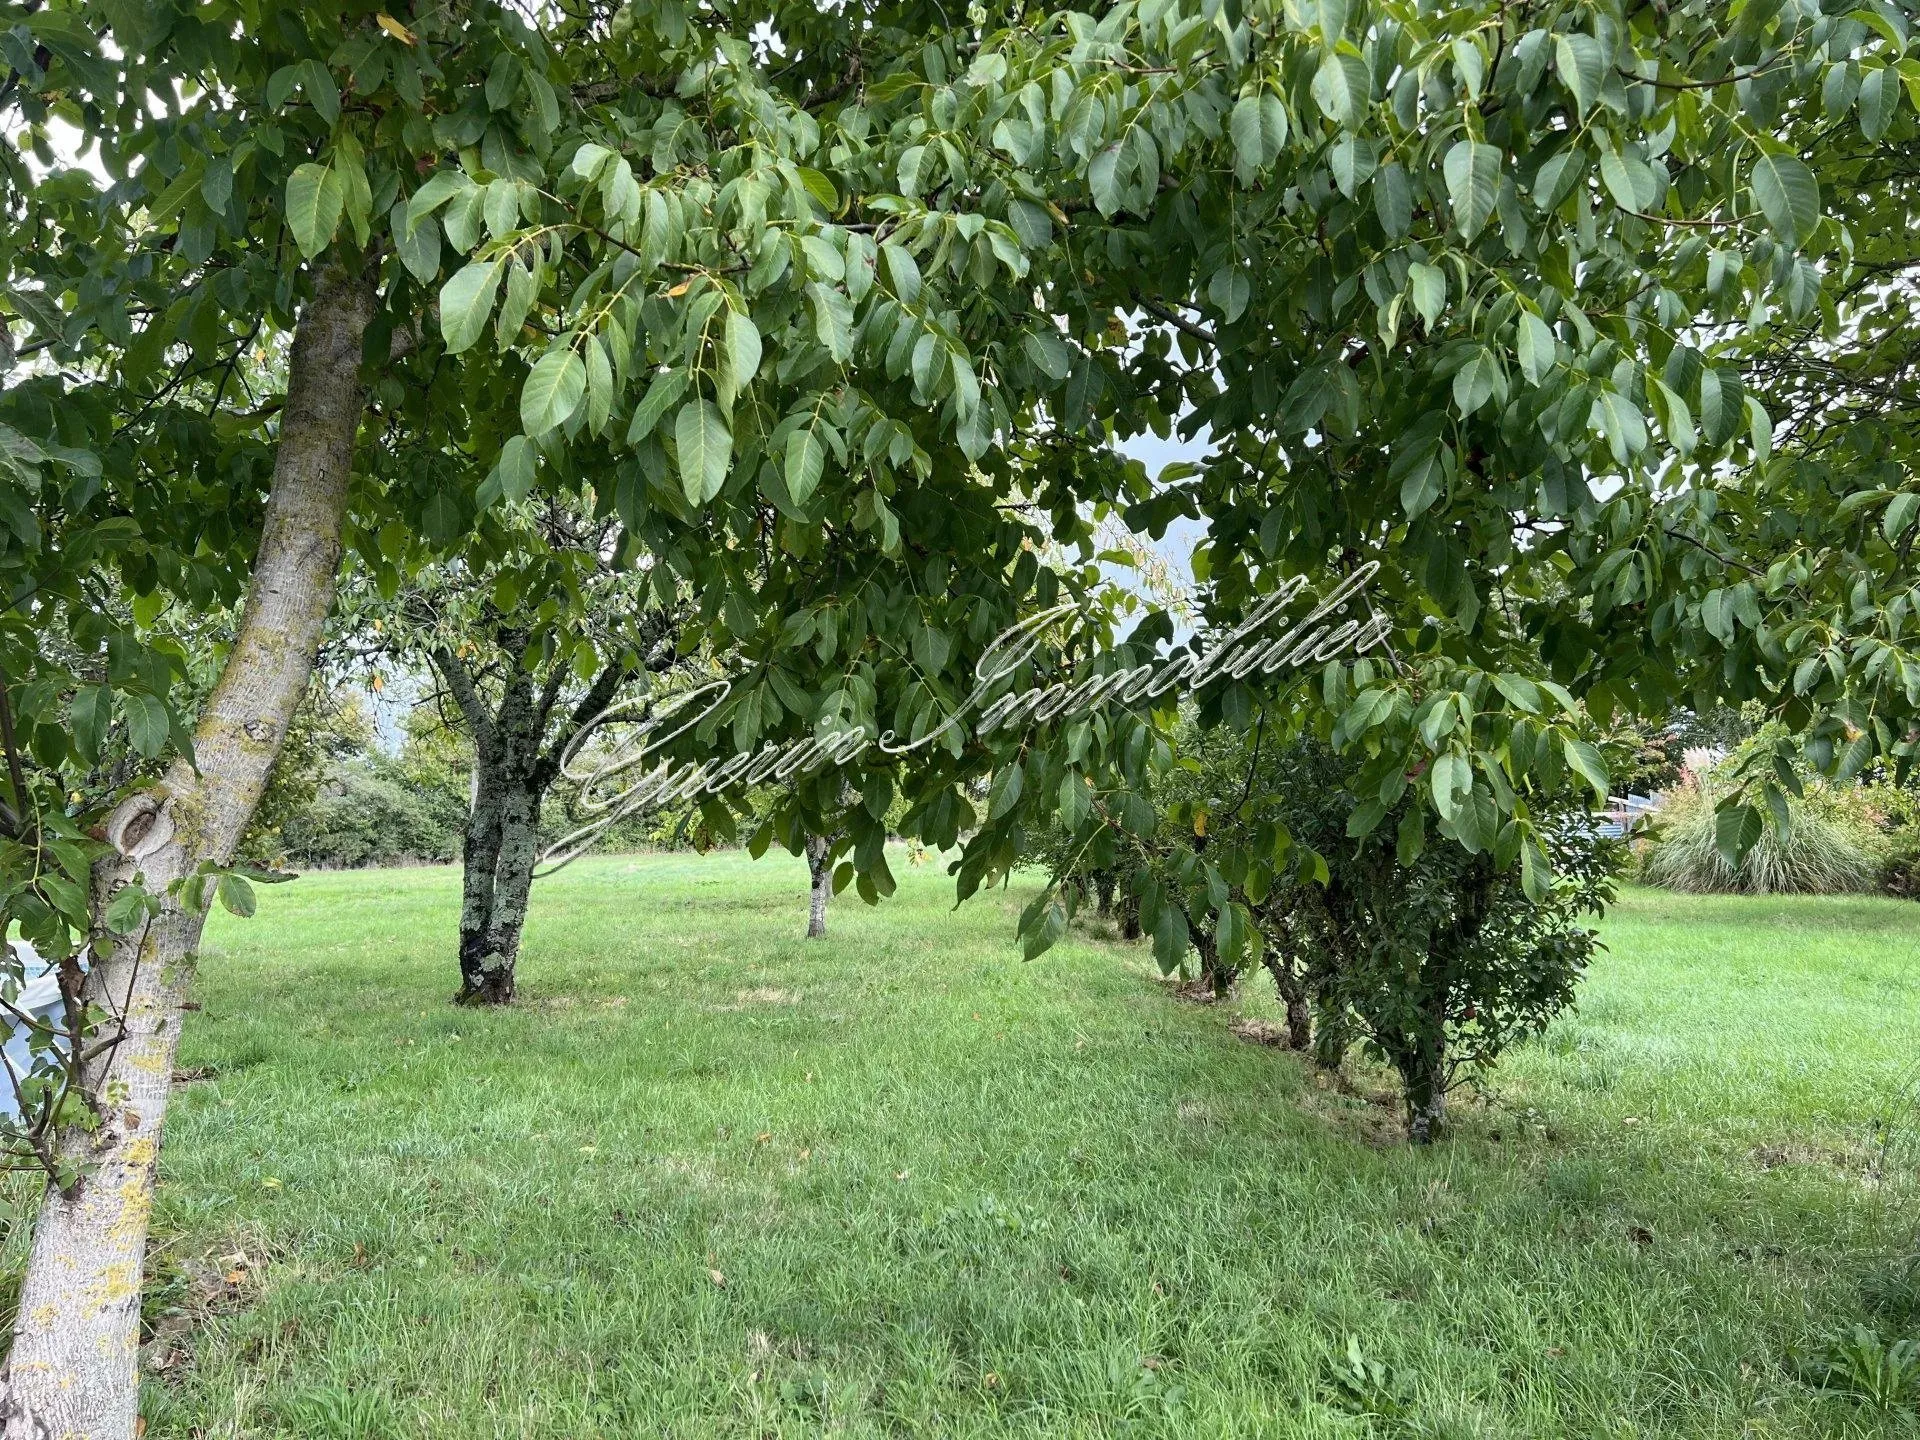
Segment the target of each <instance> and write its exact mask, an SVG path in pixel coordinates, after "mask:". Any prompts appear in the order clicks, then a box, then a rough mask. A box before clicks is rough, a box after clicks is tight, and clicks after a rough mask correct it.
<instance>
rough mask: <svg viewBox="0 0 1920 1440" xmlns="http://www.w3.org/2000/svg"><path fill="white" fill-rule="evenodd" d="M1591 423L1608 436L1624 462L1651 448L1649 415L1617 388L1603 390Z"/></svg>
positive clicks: (1616, 456) (1615, 455)
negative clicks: (1648, 439) (1615, 389)
mask: <svg viewBox="0 0 1920 1440" xmlns="http://www.w3.org/2000/svg"><path fill="white" fill-rule="evenodd" d="M1587 425H1588V428H1589V429H1592V430H1594V431H1597V432H1598V433H1599V434H1601V435H1603V436H1605V437H1606V440H1607V443H1608V445H1609V446H1611V447H1612V449H1613V458H1614V459H1615V460H1617V461H1618V462H1619V463H1620V464H1622V465H1625V464H1627V463H1628V462H1629V461H1631V460H1632V459H1633V457H1634V456H1635V455H1638V454H1639V453H1640V452H1641V451H1642V450H1644V449H1646V448H1647V420H1646V417H1645V416H1644V415H1642V414H1641V413H1640V407H1639V406H1637V405H1635V404H1634V403H1633V402H1632V401H1631V400H1629V399H1627V397H1626V396H1624V395H1621V394H1619V393H1617V392H1616V391H1613V390H1602V391H1601V392H1600V393H1599V394H1598V395H1596V396H1595V397H1594V401H1593V405H1592V408H1591V409H1590V410H1589V411H1588V413H1587Z"/></svg>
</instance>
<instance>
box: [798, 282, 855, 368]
mask: <svg viewBox="0 0 1920 1440" xmlns="http://www.w3.org/2000/svg"><path fill="white" fill-rule="evenodd" d="M807 298H808V299H809V300H810V301H812V302H813V331H814V334H815V335H817V336H819V338H820V343H821V344H822V345H825V346H826V347H827V353H828V354H829V355H831V356H832V357H833V358H834V359H835V360H836V361H841V360H845V359H846V358H847V357H848V356H849V355H851V354H852V353H853V302H852V301H850V300H848V299H847V297H846V295H845V294H843V293H842V292H841V291H839V290H836V289H834V288H833V287H832V286H830V285H823V284H821V283H820V282H819V281H818V280H815V281H814V282H812V283H811V284H809V285H808V286H807Z"/></svg>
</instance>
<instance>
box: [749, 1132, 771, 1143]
mask: <svg viewBox="0 0 1920 1440" xmlns="http://www.w3.org/2000/svg"><path fill="white" fill-rule="evenodd" d="M771 1139H773V1132H772V1131H771V1130H762V1131H761V1132H760V1133H759V1134H758V1135H756V1136H754V1137H753V1143H754V1144H756V1145H764V1144H766V1143H767V1142H768V1141H769V1140H771Z"/></svg>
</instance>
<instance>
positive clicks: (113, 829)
mask: <svg viewBox="0 0 1920 1440" xmlns="http://www.w3.org/2000/svg"><path fill="white" fill-rule="evenodd" d="M172 809H173V801H172V800H171V799H170V798H164V797H162V796H159V795H156V794H154V793H153V792H152V791H151V790H143V791H141V792H140V793H139V794H138V795H129V796H128V797H127V798H126V799H124V800H122V801H121V802H120V803H119V804H118V805H116V806H115V807H114V811H113V814H111V815H109V816H108V817H107V843H108V844H109V845H111V846H113V848H114V849H115V850H117V851H119V852H120V853H121V854H122V855H124V856H126V857H127V859H129V860H144V859H146V858H147V856H149V855H152V854H155V853H156V852H158V851H160V850H162V849H164V848H165V847H166V845H167V842H168V841H170V840H172V839H173V833H174V823H173V815H172V813H171V812H172Z"/></svg>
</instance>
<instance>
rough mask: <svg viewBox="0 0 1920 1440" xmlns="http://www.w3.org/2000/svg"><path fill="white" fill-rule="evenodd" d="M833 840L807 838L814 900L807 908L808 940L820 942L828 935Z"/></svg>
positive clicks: (816, 836) (820, 837)
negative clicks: (828, 902)
mask: <svg viewBox="0 0 1920 1440" xmlns="http://www.w3.org/2000/svg"><path fill="white" fill-rule="evenodd" d="M832 859H833V840H832V838H831V837H829V836H826V835H809V836H808V837H807V874H808V876H809V877H810V878H811V880H812V898H811V901H810V903H809V905H808V907H807V938H808V939H809V940H818V939H819V938H820V937H821V936H823V935H825V934H826V933H827V901H828V900H829V899H830V898H831V897H832V895H833V864H832Z"/></svg>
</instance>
